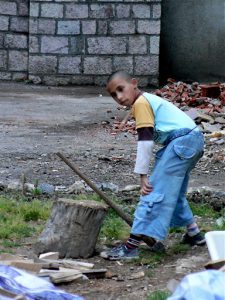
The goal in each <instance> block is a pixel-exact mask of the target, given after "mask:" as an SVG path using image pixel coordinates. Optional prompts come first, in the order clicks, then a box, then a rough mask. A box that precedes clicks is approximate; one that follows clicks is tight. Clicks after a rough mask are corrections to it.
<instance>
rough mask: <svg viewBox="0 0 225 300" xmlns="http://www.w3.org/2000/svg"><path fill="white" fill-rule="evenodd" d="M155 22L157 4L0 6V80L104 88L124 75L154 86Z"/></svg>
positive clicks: (132, 0)
mask: <svg viewBox="0 0 225 300" xmlns="http://www.w3.org/2000/svg"><path fill="white" fill-rule="evenodd" d="M22 2H23V3H22ZM22 4H23V5H22ZM21 7H24V10H23V9H22V8H21ZM25 8H26V13H25ZM28 8H29V9H28ZM22 11H23V12H22ZM22 13H23V14H22ZM160 18H161V0H147V1H144V0H110V1H109V0H103V1H102V0H94V1H83V0H28V1H20V0H17V1H16V0H14V1H6V0H3V1H1V2H0V71H1V73H2V75H1V79H7V80H12V79H16V76H17V77H18V72H19V73H20V74H21V76H22V74H23V75H25V74H26V75H27V76H28V78H29V80H31V81H33V82H37V83H40V82H42V83H45V84H49V85H66V84H78V85H80V84H96V85H104V84H105V82H106V79H107V77H108V75H109V74H111V73H112V72H113V71H115V70H118V69H124V70H127V71H128V72H129V73H131V74H133V75H135V76H136V77H138V78H139V79H140V83H141V85H143V86H146V85H149V84H154V85H157V84H158V74H159V71H158V70H159V35H160ZM28 22H29V29H28ZM25 24H26V25H25ZM14 30H16V31H14ZM27 43H28V46H27ZM1 57H2V58H3V60H1ZM1 61H2V62H1Z"/></svg>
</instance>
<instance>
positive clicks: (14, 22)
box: [10, 17, 28, 33]
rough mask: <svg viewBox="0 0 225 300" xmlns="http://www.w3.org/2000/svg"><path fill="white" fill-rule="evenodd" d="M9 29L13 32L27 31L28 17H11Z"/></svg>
mask: <svg viewBox="0 0 225 300" xmlns="http://www.w3.org/2000/svg"><path fill="white" fill-rule="evenodd" d="M10 30H12V31H14V32H27V33H28V18H26V17H13V18H12V19H11V22H10Z"/></svg>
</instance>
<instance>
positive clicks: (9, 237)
mask: <svg viewBox="0 0 225 300" xmlns="http://www.w3.org/2000/svg"><path fill="white" fill-rule="evenodd" d="M27 200H28V199H26V198H24V197H20V196H18V195H15V196H14V195H10V194H9V195H0V244H1V246H2V247H4V248H13V247H18V246H19V245H20V244H21V241H22V239H23V238H25V237H30V236H32V235H34V234H39V233H40V231H41V230H42V227H43V223H44V221H46V220H47V219H48V217H49V213H50V207H51V202H50V201H47V200H45V201H41V200H33V201H27ZM1 250H2V251H3V250H4V249H1Z"/></svg>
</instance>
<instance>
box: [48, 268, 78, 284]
mask: <svg viewBox="0 0 225 300" xmlns="http://www.w3.org/2000/svg"><path fill="white" fill-rule="evenodd" d="M82 277H83V274H82V273H81V272H80V271H76V270H69V271H67V272H65V271H64V272H60V271H58V272H56V273H54V274H51V275H50V276H49V278H50V280H51V282H52V283H55V284H59V283H65V282H72V281H75V280H77V279H80V278H82Z"/></svg>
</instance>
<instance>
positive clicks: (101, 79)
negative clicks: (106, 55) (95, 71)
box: [94, 75, 108, 87]
mask: <svg viewBox="0 0 225 300" xmlns="http://www.w3.org/2000/svg"><path fill="white" fill-rule="evenodd" d="M107 80H108V76H102V75H101V76H94V85H97V86H104V87H105V86H106V83H107Z"/></svg>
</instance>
